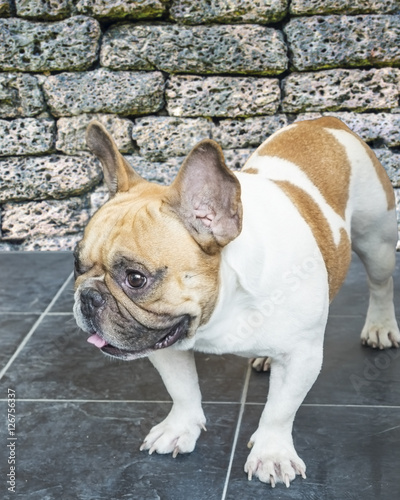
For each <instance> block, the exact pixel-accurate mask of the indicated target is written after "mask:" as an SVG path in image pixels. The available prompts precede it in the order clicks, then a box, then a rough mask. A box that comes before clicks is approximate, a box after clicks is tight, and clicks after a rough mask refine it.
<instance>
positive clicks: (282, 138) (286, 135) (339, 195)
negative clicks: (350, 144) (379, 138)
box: [257, 117, 351, 218]
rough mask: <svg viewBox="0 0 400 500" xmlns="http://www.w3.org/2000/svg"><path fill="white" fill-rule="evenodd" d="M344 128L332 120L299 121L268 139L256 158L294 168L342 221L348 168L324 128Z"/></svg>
mask: <svg viewBox="0 0 400 500" xmlns="http://www.w3.org/2000/svg"><path fill="white" fill-rule="evenodd" d="M339 124H341V125H343V126H344V127H346V126H345V125H344V124H342V122H341V121H340V120H336V119H334V118H329V117H325V118H319V119H318V120H309V121H305V122H299V123H297V124H296V126H294V127H291V128H289V129H288V130H286V131H285V132H282V133H278V134H277V135H276V137H273V136H272V137H271V139H269V140H267V141H266V143H265V144H263V145H261V146H260V148H259V149H258V150H257V152H258V154H259V155H260V156H277V157H278V158H281V159H284V160H288V161H290V162H292V163H294V164H295V165H297V166H298V167H299V168H301V170H303V172H305V173H306V175H307V177H308V178H309V179H310V180H311V182H312V183H313V184H314V185H315V186H316V187H317V188H318V189H319V191H320V192H321V194H322V195H323V197H324V198H325V200H326V202H327V203H328V204H329V205H330V206H331V207H332V208H333V209H334V210H335V212H336V213H338V214H339V215H340V216H341V217H343V218H344V215H345V211H346V205H347V200H348V198H349V184H350V174H351V165H350V163H349V160H348V157H347V154H346V150H345V148H344V147H343V146H342V145H341V144H340V143H339V141H338V140H337V139H335V137H333V135H332V134H330V133H329V132H328V131H327V130H325V129H324V127H329V128H335V127H336V128H339Z"/></svg>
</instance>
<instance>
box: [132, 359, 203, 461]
mask: <svg viewBox="0 0 400 500" xmlns="http://www.w3.org/2000/svg"><path fill="white" fill-rule="evenodd" d="M149 359H150V361H151V362H152V363H153V365H154V366H155V367H156V368H157V370H158V371H159V373H160V375H161V377H162V379H163V382H164V384H165V387H166V388H167V391H168V392H169V394H170V396H171V398H172V401H173V405H172V408H171V411H170V413H169V414H168V416H167V418H166V419H165V420H163V421H162V422H161V423H159V424H158V425H156V426H155V427H153V428H152V429H151V431H150V432H149V434H148V435H147V437H146V438H145V440H144V442H143V444H142V446H141V447H140V450H149V453H150V454H151V453H153V452H154V451H156V452H157V453H172V456H173V457H174V458H175V457H176V456H177V455H178V453H190V452H191V451H193V450H194V447H195V445H196V441H197V439H198V437H199V435H200V432H201V429H204V430H205V422H206V419H205V416H204V413H203V409H202V407H201V393H200V388H199V382H198V377H197V372H196V365H195V360H194V355H193V352H192V351H177V350H174V349H162V350H160V351H157V352H155V353H154V354H152V355H151V356H149Z"/></svg>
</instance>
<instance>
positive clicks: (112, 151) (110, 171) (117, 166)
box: [86, 120, 146, 197]
mask: <svg viewBox="0 0 400 500" xmlns="http://www.w3.org/2000/svg"><path fill="white" fill-rule="evenodd" d="M86 144H87V145H88V147H89V149H90V151H92V153H94V154H95V155H96V156H97V158H98V159H99V160H100V162H101V164H102V166H103V172H104V180H105V181H106V184H107V187H108V189H109V191H110V196H111V197H112V196H114V195H115V194H116V193H119V192H124V191H128V190H129V189H130V188H131V187H132V186H134V185H135V184H137V183H138V182H146V181H145V180H144V179H143V178H142V177H140V175H139V174H137V173H136V172H135V171H134V170H133V168H132V167H131V166H130V165H129V163H128V162H127V161H126V160H125V158H124V157H123V156H122V155H121V153H120V152H119V151H118V148H117V145H116V144H115V142H114V139H113V138H112V137H111V135H110V134H109V133H108V132H107V130H106V129H105V128H104V127H103V125H102V124H101V123H99V122H98V121H95V120H94V121H92V122H90V123H89V125H88V128H87V129H86Z"/></svg>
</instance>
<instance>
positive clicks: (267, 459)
mask: <svg viewBox="0 0 400 500" xmlns="http://www.w3.org/2000/svg"><path fill="white" fill-rule="evenodd" d="M249 446H253V448H252V450H251V452H250V455H249V456H248V458H247V462H246V464H245V466H244V471H245V472H246V473H247V477H248V479H249V481H250V480H251V479H252V478H253V477H258V479H259V480H260V481H262V482H263V483H269V484H271V486H272V487H273V488H275V485H276V483H279V482H282V483H285V484H286V487H287V488H289V486H290V483H291V481H293V479H295V478H296V475H297V474H298V475H300V476H302V477H303V478H304V479H305V478H306V466H305V464H304V462H303V460H302V459H301V458H300V457H299V456H298V455H297V453H296V451H295V449H294V447H293V445H291V444H289V445H286V443H282V444H278V443H274V444H273V443H272V442H264V441H263V442H262V444H261V443H257V442H255V443H252V442H250V443H249Z"/></svg>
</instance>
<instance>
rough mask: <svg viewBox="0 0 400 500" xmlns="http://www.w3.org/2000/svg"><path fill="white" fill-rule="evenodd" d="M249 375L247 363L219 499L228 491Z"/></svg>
mask: <svg viewBox="0 0 400 500" xmlns="http://www.w3.org/2000/svg"><path fill="white" fill-rule="evenodd" d="M250 375H251V365H250V363H249V365H248V366H247V372H246V378H245V381H244V386H243V391H242V397H241V398H240V410H239V417H238V421H237V424H236V429H235V435H234V437H233V443H232V451H231V456H230V457H229V464H228V470H227V472H226V477H225V484H224V489H223V491H222V496H221V500H225V498H226V494H227V492H228V484H229V480H230V478H231V471H232V465H233V458H234V456H235V451H236V446H237V442H238V439H239V432H240V428H241V426H242V420H243V413H244V409H245V406H246V399H247V391H248V389H249V382H250Z"/></svg>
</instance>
